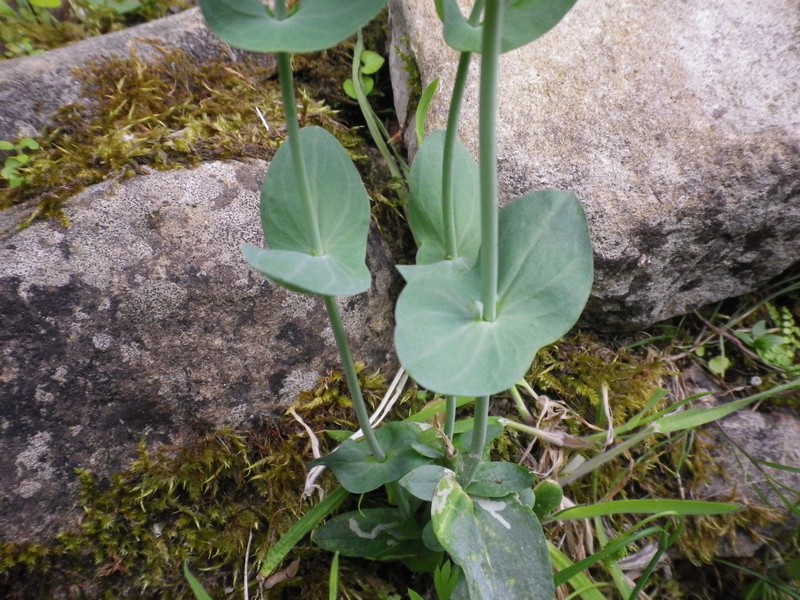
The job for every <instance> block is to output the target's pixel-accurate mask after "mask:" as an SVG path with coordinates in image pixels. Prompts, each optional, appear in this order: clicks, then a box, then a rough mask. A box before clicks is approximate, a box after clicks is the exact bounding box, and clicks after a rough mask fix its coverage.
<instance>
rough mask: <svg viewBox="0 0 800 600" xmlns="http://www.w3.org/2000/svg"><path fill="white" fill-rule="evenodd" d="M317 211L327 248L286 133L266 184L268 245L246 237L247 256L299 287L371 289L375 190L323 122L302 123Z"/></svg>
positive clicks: (333, 291) (331, 292) (330, 291)
mask: <svg viewBox="0 0 800 600" xmlns="http://www.w3.org/2000/svg"><path fill="white" fill-rule="evenodd" d="M298 141H299V143H300V144H301V145H302V147H303V151H304V155H305V157H304V158H305V165H306V173H307V175H308V183H309V189H310V193H311V201H312V205H313V206H312V210H314V211H315V212H316V215H317V222H318V227H319V233H320V239H321V240H322V250H323V253H322V254H319V255H318V254H316V252H315V250H314V245H313V243H312V242H311V236H310V233H309V232H310V231H311V228H312V227H313V224H312V223H309V222H307V220H306V216H305V215H306V213H305V211H304V209H303V204H302V196H301V194H300V187H299V184H298V180H297V173H296V171H295V168H294V162H293V161H292V152H291V144H293V143H295V140H287V141H286V142H284V144H283V145H282V146H281V147H280V149H279V150H278V151H277V152H276V153H275V156H274V157H273V159H272V163H271V164H270V167H269V170H268V171H267V176H266V178H265V180H264V185H263V187H262V189H261V226H262V228H263V229H264V238H265V239H266V241H267V245H268V246H269V249H268V250H264V249H262V248H256V247H255V246H250V245H248V244H244V245H243V246H242V254H243V255H244V258H245V260H246V261H247V262H248V263H250V265H251V266H252V267H253V268H254V269H256V270H257V271H258V272H259V273H261V274H263V275H264V276H266V277H268V278H270V279H271V280H273V281H275V282H276V283H278V284H280V285H282V286H284V287H286V288H288V289H290V290H293V291H297V292H302V293H308V294H319V295H325V296H351V295H353V294H360V293H361V292H363V291H365V290H367V289H368V288H369V285H370V282H371V276H370V273H369V270H368V269H367V265H366V262H365V261H366V253H367V235H368V233H369V218H370V215H369V197H368V196H367V192H366V190H365V189H364V185H363V184H362V183H361V178H360V177H359V175H358V171H357V170H356V168H355V166H354V165H353V162H352V161H351V160H350V157H349V156H348V155H347V152H346V151H345V150H344V148H342V146H341V145H340V144H339V142H338V141H337V140H336V138H335V137H333V136H332V135H331V134H330V133H328V132H327V131H325V130H324V129H321V128H320V127H306V128H304V129H301V130H300V136H299V140H298Z"/></svg>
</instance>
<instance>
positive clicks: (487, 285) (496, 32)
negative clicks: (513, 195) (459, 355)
mask: <svg viewBox="0 0 800 600" xmlns="http://www.w3.org/2000/svg"><path fill="white" fill-rule="evenodd" d="M503 5H504V1H503V0H489V1H488V2H487V3H486V12H485V13H484V20H483V38H482V39H481V84H480V115H479V125H478V130H479V135H478V137H479V140H480V151H479V152H480V173H481V265H480V269H481V301H482V302H483V320H484V321H494V320H495V318H496V317H497V270H498V251H497V240H498V211H497V133H496V131H495V129H496V120H497V119H496V117H497V71H498V64H499V62H500V61H499V59H500V33H501V23H502V17H503Z"/></svg>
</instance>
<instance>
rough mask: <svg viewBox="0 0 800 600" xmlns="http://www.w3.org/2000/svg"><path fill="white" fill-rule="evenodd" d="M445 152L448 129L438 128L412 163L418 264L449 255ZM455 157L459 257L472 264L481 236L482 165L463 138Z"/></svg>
mask: <svg viewBox="0 0 800 600" xmlns="http://www.w3.org/2000/svg"><path fill="white" fill-rule="evenodd" d="M443 156H444V131H435V132H433V133H432V134H430V135H429V136H427V137H426V138H425V140H424V141H423V142H422V146H420V149H419V151H418V152H417V154H416V156H415V157H414V163H413V164H412V165H411V173H410V176H409V182H408V186H409V192H410V195H409V200H408V224H409V226H410V227H411V232H412V233H413V234H414V239H415V240H416V242H417V246H418V247H419V250H417V264H418V265H427V264H432V263H437V262H439V261H444V260H445V259H447V256H446V249H445V237H444V224H443V219H442V162H443ZM453 161H454V167H455V174H456V176H455V181H454V182H453V183H454V189H453V200H454V210H455V237H456V250H457V255H458V257H459V258H461V259H462V260H463V261H464V262H465V263H466V264H467V265H468V266H471V265H472V264H473V263H474V262H475V259H476V258H477V256H478V248H479V246H480V236H481V229H480V227H481V225H480V181H479V171H478V165H477V163H476V162H475V159H473V158H472V156H471V155H470V153H469V152H468V151H467V149H466V148H465V147H464V146H463V144H461V142H459V141H456V146H455V149H454V152H453Z"/></svg>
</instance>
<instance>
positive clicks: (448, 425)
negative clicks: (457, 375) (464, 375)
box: [444, 396, 456, 440]
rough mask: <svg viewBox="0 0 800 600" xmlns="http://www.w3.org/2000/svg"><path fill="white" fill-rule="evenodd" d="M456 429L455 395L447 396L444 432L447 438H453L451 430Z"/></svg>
mask: <svg viewBox="0 0 800 600" xmlns="http://www.w3.org/2000/svg"><path fill="white" fill-rule="evenodd" d="M455 429H456V397H455V396H447V398H445V416H444V434H445V435H446V436H447V439H449V440H452V439H453V432H454V431H455Z"/></svg>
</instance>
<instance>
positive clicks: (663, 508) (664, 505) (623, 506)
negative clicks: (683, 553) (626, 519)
mask: <svg viewBox="0 0 800 600" xmlns="http://www.w3.org/2000/svg"><path fill="white" fill-rule="evenodd" d="M740 509H741V506H739V505H738V504H731V503H728V502H706V501H703V500H616V501H613V502H598V503H597V504H591V505H587V506H575V507H572V508H568V509H566V510H562V511H561V512H559V513H556V514H554V515H553V516H552V517H551V518H550V519H548V521H574V520H577V519H589V518H591V517H602V516H606V515H622V514H659V513H675V514H679V515H692V516H698V515H724V514H727V513H731V512H736V511H738V510H740Z"/></svg>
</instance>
